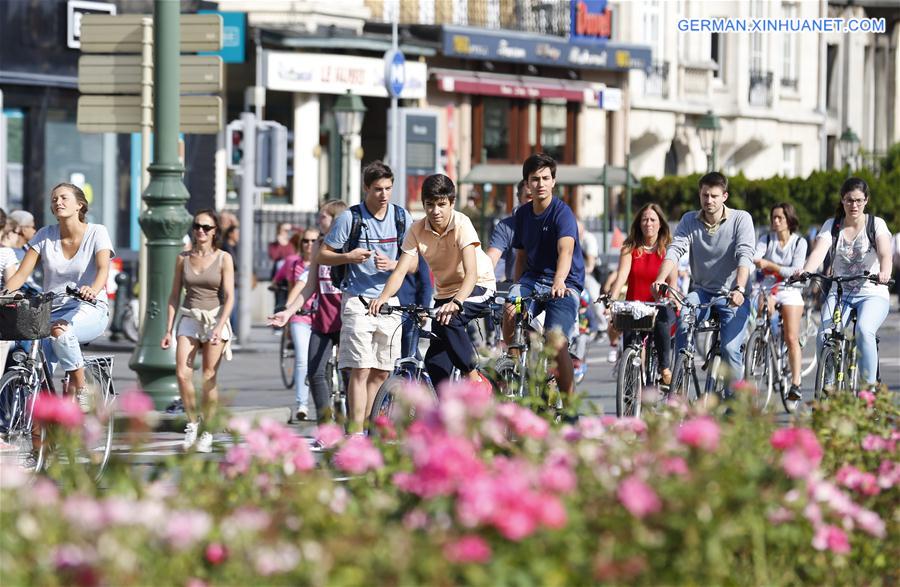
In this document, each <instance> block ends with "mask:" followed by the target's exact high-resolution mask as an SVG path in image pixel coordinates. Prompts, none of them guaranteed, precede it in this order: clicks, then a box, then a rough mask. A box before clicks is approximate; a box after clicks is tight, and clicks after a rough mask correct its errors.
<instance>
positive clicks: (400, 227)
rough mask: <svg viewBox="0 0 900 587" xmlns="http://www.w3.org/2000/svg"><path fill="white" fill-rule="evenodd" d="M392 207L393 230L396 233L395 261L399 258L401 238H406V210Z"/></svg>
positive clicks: (395, 206)
mask: <svg viewBox="0 0 900 587" xmlns="http://www.w3.org/2000/svg"><path fill="white" fill-rule="evenodd" d="M392 205H393V206H394V228H395V229H396V231H397V259H399V258H400V253H401V252H402V251H401V250H400V245H402V244H403V237H404V236H406V210H404V209H403V208H401V207H400V206H398V205H396V204H392Z"/></svg>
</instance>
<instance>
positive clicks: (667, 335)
mask: <svg viewBox="0 0 900 587" xmlns="http://www.w3.org/2000/svg"><path fill="white" fill-rule="evenodd" d="M674 318H675V314H674V312H673V310H672V308H660V309H659V312H657V314H656V322H655V323H654V324H653V345H654V346H655V347H656V354H657V356H658V357H659V370H660V371H662V370H663V369H671V368H672V323H673V321H674ZM643 335H644V333H643V332H636V331H634V330H629V331H628V332H626V333H625V340H624V343H625V346H628V345H629V344H631V342H632V341H633V340H634V338H635V337H637V336H643Z"/></svg>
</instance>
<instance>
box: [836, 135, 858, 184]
mask: <svg viewBox="0 0 900 587" xmlns="http://www.w3.org/2000/svg"><path fill="white" fill-rule="evenodd" d="M859 142H860V141H859V137H858V136H857V134H856V133H855V132H853V129H852V128H850V127H849V126H848V127H847V128H846V130H844V132H843V133H841V138H840V139H839V144H840V148H841V158H842V159H843V160H844V166H845V167H846V168H847V177H850V175H851V174H852V173H853V170H854V168H855V167H856V165H854V163H856V158H857V156H858V155H859Z"/></svg>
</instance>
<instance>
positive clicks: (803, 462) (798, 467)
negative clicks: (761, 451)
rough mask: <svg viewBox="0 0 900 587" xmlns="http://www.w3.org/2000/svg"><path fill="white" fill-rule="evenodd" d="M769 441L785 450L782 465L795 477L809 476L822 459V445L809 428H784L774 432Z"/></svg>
mask: <svg viewBox="0 0 900 587" xmlns="http://www.w3.org/2000/svg"><path fill="white" fill-rule="evenodd" d="M769 442H770V443H771V444H772V447H773V448H775V449H777V450H782V451H784V455H783V456H782V458H781V466H782V467H783V468H784V471H785V473H787V474H788V476H790V477H793V478H795V479H802V478H806V477H808V476H809V475H810V474H811V473H812V472H813V471H815V470H816V469H817V468H818V466H819V463H820V462H821V461H822V446H821V445H820V444H819V440H818V439H817V438H816V435H815V433H814V432H813V431H812V430H810V429H809V428H782V429H780V430H776V431H775V432H774V433H772V436H771V438H770V439H769Z"/></svg>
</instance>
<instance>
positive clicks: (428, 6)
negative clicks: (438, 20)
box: [419, 0, 434, 24]
mask: <svg viewBox="0 0 900 587" xmlns="http://www.w3.org/2000/svg"><path fill="white" fill-rule="evenodd" d="M419 24H434V0H419Z"/></svg>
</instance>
